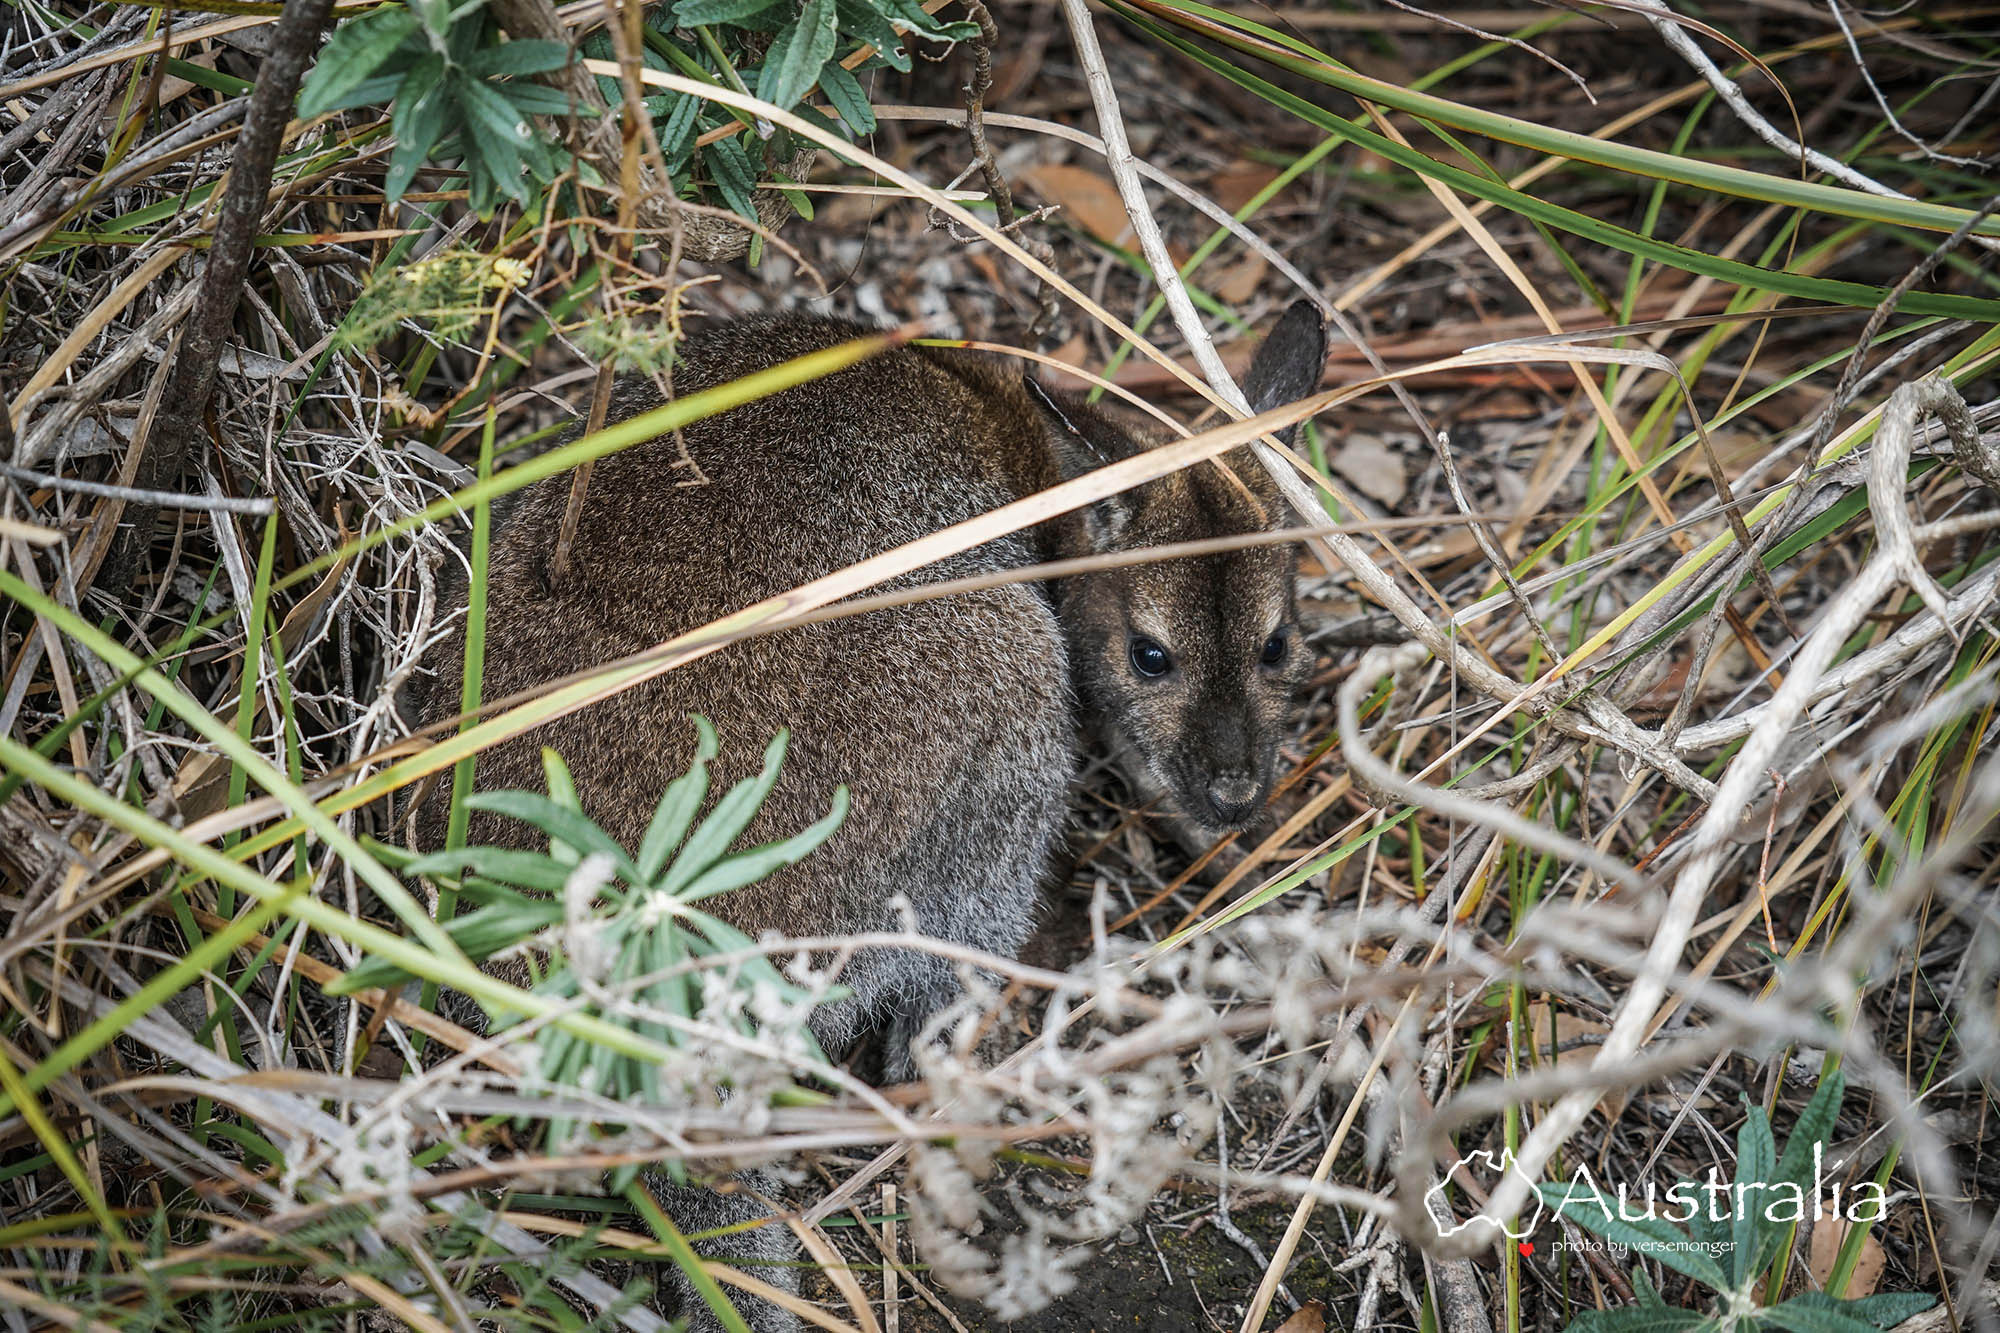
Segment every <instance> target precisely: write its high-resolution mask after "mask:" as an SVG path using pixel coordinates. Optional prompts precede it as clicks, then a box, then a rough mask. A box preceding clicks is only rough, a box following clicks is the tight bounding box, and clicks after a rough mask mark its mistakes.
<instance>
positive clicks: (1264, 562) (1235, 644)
mask: <svg viewBox="0 0 2000 1333" xmlns="http://www.w3.org/2000/svg"><path fill="white" fill-rule="evenodd" d="M1325 362H1326V333H1325V329H1324V327H1323V325H1322V324H1321V322H1320V317H1319V314H1318V312H1317V311H1316V310H1315V309H1314V308H1313V307H1312V306H1311V305H1310V304H1309V303H1307V302H1304V301H1301V302H1298V303H1296V304H1294V305H1293V306H1292V308H1291V309H1290V310H1288V311H1287V312H1286V313H1285V315H1284V317H1283V318H1282V319H1280V320H1279V321H1278V324H1277V326H1276V327H1275V328H1274V329H1273V330H1272V332H1271V334H1270V336H1269V337H1268V338H1266V339H1265V341H1264V343H1263V345H1262V346H1261V347H1260V348H1259V349H1258V353H1257V356H1256V359H1255V361H1254V362H1253V363H1252V365H1251V367H1250V372H1249V376H1248V378H1247V379H1246V380H1245V383H1244V391H1245V394H1246V396H1247V397H1248V398H1249V400H1250V407H1251V410H1252V411H1254V412H1264V411H1267V410H1269V409H1271V408H1273V407H1278V406H1281V405H1283V404H1285V403H1289V402H1293V401H1296V400H1297V399H1300V398H1303V397H1305V396H1306V395H1307V394H1309V393H1311V392H1312V391H1313V390H1314V389H1315V388H1317V387H1318V384H1319V377H1320V373H1321V370H1322V368H1323V367H1324V365H1325ZM1043 401H1044V403H1045V407H1046V411H1047V413H1048V415H1049V416H1050V417H1051V429H1052V431H1054V432H1055V433H1056V435H1057V438H1058V447H1057V451H1058V456H1059V457H1060V458H1061V459H1062V460H1063V470H1064V472H1065V473H1067V474H1072V475H1073V474H1075V473H1078V472H1083V471H1088V470H1089V469H1090V468H1093V467H1098V466H1102V465H1104V464H1105V463H1109V462H1113V461H1116V460H1117V459H1119V458H1122V457H1127V456H1130V455H1131V454H1132V453H1133V452H1135V451H1136V450H1139V449H1143V448H1146V447H1148V444H1149V443H1150V442H1149V441H1147V440H1144V439H1141V438H1137V437H1135V436H1134V435H1132V434H1130V433H1128V432H1126V431H1125V430H1122V429H1120V428H1119V426H1118V425H1117V424H1115V423H1114V422H1112V421H1111V420H1110V419H1109V418H1108V417H1106V416H1105V415H1103V414H1100V413H1097V412H1093V411H1088V410H1086V409H1084V408H1082V407H1081V405H1080V404H1076V403H1072V402H1069V401H1068V400H1066V399H1065V400H1058V399H1055V398H1052V397H1046V396H1045V397H1044V399H1043ZM1290 434H1291V431H1289V430H1287V431H1285V432H1282V433H1281V438H1283V437H1289V436H1290ZM1285 517H1286V513H1285V508H1284V501H1283V499H1282V497H1281V496H1280V495H1279V494H1278V491H1277V488H1276V486H1275V485H1274V484H1273V483H1272V481H1271V479H1270V477H1269V476H1268V474H1266V473H1265V471H1264V469H1263V468H1262V466H1261V465H1259V464H1258V463H1257V461H1256V460H1255V459H1254V458H1253V457H1251V455H1250V453H1249V451H1248V450H1242V449H1239V450H1235V451H1233V452H1231V453H1229V454H1227V455H1224V456H1223V457H1222V458H1219V459H1217V460H1216V461H1214V462H1212V463H1204V464H1201V465H1199V466H1196V467H1192V468H1187V469H1183V470H1182V471H1179V472H1175V473H1172V474H1170V475H1168V476H1166V477H1163V478H1161V479H1160V480H1158V481H1154V482H1149V483H1147V484H1145V485H1143V486H1140V487H1138V488H1137V489H1135V490H1132V491H1128V492H1126V493H1124V494H1123V495H1119V496H1115V497H1113V498H1112V499H1109V500H1106V501H1103V502H1101V503H1099V504H1096V505H1093V506H1091V508H1090V509H1089V510H1087V511H1085V513H1084V515H1083V521H1082V524H1081V531H1082V543H1081V544H1082V545H1083V546H1084V547H1085V549H1088V550H1091V551H1094V552H1107V551H1128V550H1135V549H1138V548H1141V547H1152V546H1165V545H1169V544H1172V543H1176V542H1192V541H1201V540H1204V539H1208V538H1214V537H1228V536H1234V535H1238V534H1243V533H1254V532H1263V531H1269V530H1271V529H1274V528H1278V527H1282V526H1284V522H1285ZM1293 572H1294V558H1293V554H1292V551H1291V550H1290V549H1289V548H1288V547H1284V546H1256V547H1249V548H1246V549H1241V550H1236V551H1230V552H1226V553H1221V554H1215V555H1207V556H1199V557H1193V558H1187V559H1179V560H1167V561H1160V562H1155V563H1147V564H1141V565H1132V566H1128V567H1125V568H1122V569H1108V570H1103V571H1100V572H1094V573H1090V574H1086V575H1083V576H1080V577H1077V578H1073V579H1070V580H1067V581H1066V583H1065V585H1064V586H1063V587H1062V588H1060V589H1059V590H1058V615H1059V617H1060V619H1061V621H1062V625H1063V631H1064V634H1065V636H1066V638H1067V640H1068V644H1069V653H1070V669H1071V674H1072V677H1073V679H1074V682H1075V685H1076V688H1077V691H1078V693H1079V695H1080V696H1081V699H1082V702H1083V704H1084V708H1085V710H1086V712H1087V713H1089V714H1090V715H1092V717H1093V720H1094V721H1095V722H1096V724H1097V726H1098V727H1099V729H1100V730H1101V731H1102V732H1103V734H1104V736H1105V738H1106V739H1107V740H1108V741H1109V742H1110V744H1111V745H1112V747H1113V750H1114V751H1115V753H1116V754H1117V756H1118V758H1119V759H1120V761H1121V763H1122V764H1123V766H1124V768H1125V770H1126V772H1127V774H1128V776H1129V777H1130V778H1131V779H1132V780H1133V781H1134V783H1135V784H1136V785H1138V786H1139V787H1140V788H1141V790H1142V794H1143V795H1144V796H1146V797H1148V798H1162V797H1163V798H1165V800H1166V801H1167V803H1168V804H1169V805H1170V806H1171V807H1172V813H1175V814H1178V815H1180V816H1181V817H1183V818H1184V819H1186V820H1188V821H1190V822H1191V823H1192V824H1194V825H1195V826H1197V827H1198V828H1200V829H1202V830H1205V831H1207V832H1209V833H1220V832H1224V831H1227V830H1231V829H1240V828H1244V827H1246V826H1248V825H1249V824H1250V823H1251V822H1252V821H1253V820H1254V819H1255V818H1256V817H1257V815H1258V813H1259V812H1260V811H1261V810H1262V808H1263V806H1264V802H1265V800H1266V798H1267V797H1269V795H1270V794H1271V788H1272V785H1273V783H1274V782H1275V781H1276V776H1277V774H1276V769H1277V751H1278V742H1279V739H1280V738H1281V737H1282V735H1283V734H1284V731H1285V725H1286V718H1287V714H1288V712H1289V709H1290V704H1291V698H1292V694H1293V692H1294V690H1295V689H1296V688H1297V687H1298V684H1299V682H1300V681H1301V679H1302V678H1303V677H1304V674H1305V672H1306V670H1307V669H1308V667H1309V666H1310V658H1309V654H1308V653H1307V652H1306V651H1305V649H1304V646H1303V645H1302V644H1301V643H1300V641H1299V630H1298V616H1297V607H1296V603H1295V599H1294V596H1293Z"/></svg>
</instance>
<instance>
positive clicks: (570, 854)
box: [542, 745, 583, 867]
mask: <svg viewBox="0 0 2000 1333" xmlns="http://www.w3.org/2000/svg"><path fill="white" fill-rule="evenodd" d="M542 781H543V783H544V784H545V785H546V786H547V787H548V789H549V799H550V800H551V801H554V802H555V803H556V804H557V805H559V806H561V807H562V808H563V809H565V810H568V811H570V812H571V813H572V814H575V815H578V816H582V814H583V802H581V801H580V800H578V799H577V795H576V781H575V779H573V778H571V777H570V775H569V765H568V764H565V763H564V762H563V759H562V756H561V755H559V754H557V753H556V752H555V751H554V750H552V749H550V748H549V747H548V746H546V745H544V746H543V747H542ZM549 859H550V860H551V861H554V862H556V863H558V864H560V865H566V866H571V867H574V866H576V865H578V864H579V863H580V862H582V860H583V851H582V849H581V848H578V847H572V846H571V845H570V844H569V843H566V842H564V841H562V840H561V839H560V838H554V837H552V838H550V839H549Z"/></svg>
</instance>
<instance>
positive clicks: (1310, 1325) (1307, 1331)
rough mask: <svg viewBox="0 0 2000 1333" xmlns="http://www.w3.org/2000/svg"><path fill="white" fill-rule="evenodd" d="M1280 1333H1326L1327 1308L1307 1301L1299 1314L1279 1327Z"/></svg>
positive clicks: (1315, 1302) (1299, 1309) (1299, 1310)
mask: <svg viewBox="0 0 2000 1333" xmlns="http://www.w3.org/2000/svg"><path fill="white" fill-rule="evenodd" d="M1278 1333H1326V1307H1325V1306H1324V1305H1321V1304H1320V1303H1319V1302H1318V1301H1307V1302H1306V1303H1305V1304H1304V1305H1301V1306H1300V1307H1299V1308H1298V1312H1297V1313H1296V1314H1294V1315H1293V1316H1292V1317H1291V1318H1290V1319H1287V1320H1286V1321H1285V1322H1284V1323H1282V1324H1280V1325H1278Z"/></svg>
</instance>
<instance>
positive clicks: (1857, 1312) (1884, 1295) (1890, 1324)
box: [1785, 1291, 1938, 1328]
mask: <svg viewBox="0 0 2000 1333" xmlns="http://www.w3.org/2000/svg"><path fill="white" fill-rule="evenodd" d="M1937 1303H1938V1302H1937V1297H1935V1296H1933V1295H1931V1294H1930V1293H1929V1292H1927V1291H1884V1292H1878V1293H1877V1294H1875V1295H1873V1296H1858V1297H1856V1298H1854V1299H1853V1300H1840V1299H1838V1298H1836V1297H1833V1296H1829V1295H1828V1294H1827V1293H1826V1292H1823V1291H1802V1292H1800V1293H1799V1294H1798V1295H1796V1296H1794V1297H1792V1298H1791V1299H1790V1300H1789V1301H1786V1302H1785V1304H1787V1305H1791V1306H1796V1307H1801V1308H1804V1309H1816V1308H1817V1309H1829V1310H1837V1311H1839V1312H1840V1313H1842V1314H1846V1315H1850V1316H1852V1317H1853V1318H1856V1319H1859V1320H1861V1321H1862V1322H1864V1323H1867V1324H1872V1325H1873V1326H1874V1327H1876V1328H1894V1327H1895V1326H1896V1325H1898V1324H1900V1323H1902V1322H1903V1321H1904V1320H1905V1319H1909V1318H1912V1317H1913V1316H1916V1315H1920V1314H1922V1313H1923V1312H1924V1311H1926V1310H1928V1309H1931V1308H1932V1307H1933V1306H1935V1305H1936V1304H1937Z"/></svg>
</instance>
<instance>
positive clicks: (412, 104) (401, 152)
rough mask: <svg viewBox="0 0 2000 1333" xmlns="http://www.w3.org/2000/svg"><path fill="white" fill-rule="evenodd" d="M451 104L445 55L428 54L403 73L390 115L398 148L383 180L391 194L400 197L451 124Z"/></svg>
mask: <svg viewBox="0 0 2000 1333" xmlns="http://www.w3.org/2000/svg"><path fill="white" fill-rule="evenodd" d="M449 107H450V102H449V98H448V97H447V96H446V94H445V87H444V58H443V57H442V56H437V55H427V56H425V57H423V58H422V59H421V60H419V61H417V63H416V64H414V65H412V66H411V67H410V72H409V73H408V74H406V75H404V76H403V82H402V83H401V84H400V85H399V86H398V87H397V89H396V98H395V104H394V108H393V110H392V111H391V112H390V115H389V129H390V132H391V133H393V134H394V135H395V136H396V151H395V152H394V153H392V154H390V156H389V171H388V174H387V175H386V176H385V178H384V180H383V190H384V192H385V193H386V194H387V195H388V196H389V198H391V199H400V198H401V197H402V195H403V191H405V190H407V189H409V188H410V182H411V181H412V180H413V179H414V178H415V177H416V174H417V169H418V168H419V167H421V166H422V165H423V164H424V160H425V159H426V158H428V157H429V156H430V152H431V149H433V148H435V147H437V145H438V141H439V140H441V139H443V138H444V136H445V132H446V131H447V130H449V129H450V128H451V118H450V114H449Z"/></svg>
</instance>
